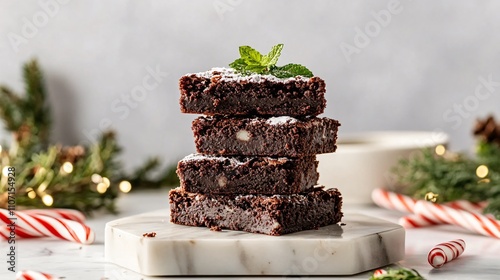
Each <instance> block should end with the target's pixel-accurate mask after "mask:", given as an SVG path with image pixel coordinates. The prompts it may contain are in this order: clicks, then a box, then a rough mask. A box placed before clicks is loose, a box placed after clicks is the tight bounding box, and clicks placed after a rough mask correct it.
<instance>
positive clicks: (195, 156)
mask: <svg viewBox="0 0 500 280" xmlns="http://www.w3.org/2000/svg"><path fill="white" fill-rule="evenodd" d="M265 158H266V159H267V161H268V162H269V164H270V165H276V164H280V163H281V164H283V163H285V162H287V161H289V159H288V158H285V157H279V158H271V157H265ZM240 159H241V160H240ZM202 160H216V161H226V160H229V162H230V163H231V164H232V165H242V164H246V163H248V162H249V161H251V160H252V157H240V158H236V157H225V156H212V155H204V154H190V155H187V156H186V157H184V158H183V159H181V160H180V162H191V161H202Z"/></svg>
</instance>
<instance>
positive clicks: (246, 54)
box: [240, 46, 262, 65]
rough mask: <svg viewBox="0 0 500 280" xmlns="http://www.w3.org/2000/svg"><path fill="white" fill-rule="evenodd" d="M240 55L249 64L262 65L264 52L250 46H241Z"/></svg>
mask: <svg viewBox="0 0 500 280" xmlns="http://www.w3.org/2000/svg"><path fill="white" fill-rule="evenodd" d="M240 55H241V58H242V59H243V60H244V61H245V62H246V64H248V65H262V64H261V61H262V54H261V53H260V52H258V51H256V50H254V49H253V48H252V47H250V46H241V47H240Z"/></svg>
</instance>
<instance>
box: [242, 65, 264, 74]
mask: <svg viewBox="0 0 500 280" xmlns="http://www.w3.org/2000/svg"><path fill="white" fill-rule="evenodd" d="M244 70H245V71H250V72H254V73H257V74H266V71H267V67H266V66H262V65H247V66H246V67H245V69H244Z"/></svg>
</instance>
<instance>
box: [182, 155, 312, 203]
mask: <svg viewBox="0 0 500 280" xmlns="http://www.w3.org/2000/svg"><path fill="white" fill-rule="evenodd" d="M317 167H318V162H317V161H316V157H315V156H309V157H301V158H285V157H245V156H235V157H224V156H208V155H202V154H192V155H189V156H187V157H185V158H184V159H182V160H181V161H179V164H178V166H177V174H178V175H179V179H180V182H181V188H182V190H183V191H186V192H199V193H210V194H293V193H299V192H303V191H306V190H308V189H310V188H312V187H314V186H315V185H316V184H317V182H318V177H319V174H318V172H317V171H316V169H317Z"/></svg>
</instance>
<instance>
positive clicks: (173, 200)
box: [169, 187, 343, 235]
mask: <svg viewBox="0 0 500 280" xmlns="http://www.w3.org/2000/svg"><path fill="white" fill-rule="evenodd" d="M169 198H170V221H171V222H173V223H176V224H180V225H187V226H205V227H209V228H212V229H221V228H225V229H230V230H242V231H248V232H253V233H264V234H269V235H282V234H286V233H291V232H296V231H301V230H308V229H317V228H319V227H322V226H326V225H331V224H335V223H338V222H340V220H341V218H342V216H343V214H342V209H341V208H342V197H341V194H340V192H339V191H338V190H337V189H327V190H323V187H316V188H314V189H312V190H311V191H309V192H306V193H301V194H291V195H207V194H199V193H189V192H185V191H183V190H181V189H180V188H176V189H173V190H171V191H170V193H169Z"/></svg>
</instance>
